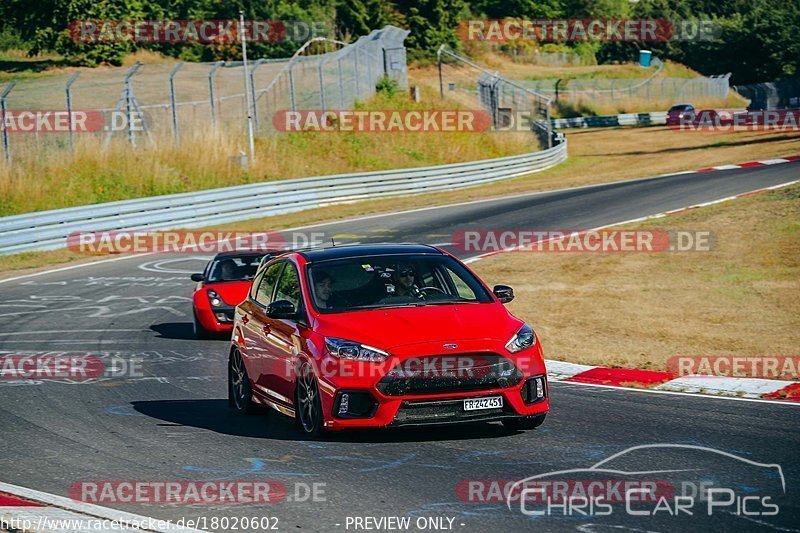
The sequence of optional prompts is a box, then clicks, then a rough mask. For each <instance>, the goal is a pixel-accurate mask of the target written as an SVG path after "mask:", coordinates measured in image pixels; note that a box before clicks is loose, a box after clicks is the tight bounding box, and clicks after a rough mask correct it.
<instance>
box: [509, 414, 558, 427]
mask: <svg viewBox="0 0 800 533" xmlns="http://www.w3.org/2000/svg"><path fill="white" fill-rule="evenodd" d="M546 417H547V413H544V414H541V415H534V416H526V417H520V418H507V419H505V420H503V421H502V422H503V425H504V426H505V427H507V428H508V429H513V430H515V431H525V430H526V429H534V428H538V427H539V426H541V425H542V424H543V423H544V419H545V418H546Z"/></svg>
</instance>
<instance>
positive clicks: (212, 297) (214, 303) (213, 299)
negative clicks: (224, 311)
mask: <svg viewBox="0 0 800 533" xmlns="http://www.w3.org/2000/svg"><path fill="white" fill-rule="evenodd" d="M208 301H209V302H210V303H211V307H219V306H221V305H222V303H223V302H222V298H220V297H219V294H217V293H216V292H214V291H212V290H211V289H208Z"/></svg>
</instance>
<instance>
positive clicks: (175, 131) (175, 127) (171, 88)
mask: <svg viewBox="0 0 800 533" xmlns="http://www.w3.org/2000/svg"><path fill="white" fill-rule="evenodd" d="M182 66H183V61H181V62H180V63H178V64H177V65H175V68H173V69H172V70H171V71H170V73H169V103H170V105H171V106H172V135H173V137H175V144H180V135H179V134H178V105H177V103H176V102H175V75H176V74H177V73H178V71H179V70H180V69H181V67H182Z"/></svg>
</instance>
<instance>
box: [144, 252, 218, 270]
mask: <svg viewBox="0 0 800 533" xmlns="http://www.w3.org/2000/svg"><path fill="white" fill-rule="evenodd" d="M211 259H213V256H195V257H181V258H178V259H159V260H158V261H148V262H146V263H142V264H140V265H137V268H139V269H140V270H145V271H147V272H166V273H168V274H194V273H195V272H198V271H200V270H202V268H199V267H197V268H194V269H193V270H187V269H181V268H168V267H165V266H164V265H169V264H172V263H180V262H188V261H202V262H203V266H205V263H208V261H209V260H211Z"/></svg>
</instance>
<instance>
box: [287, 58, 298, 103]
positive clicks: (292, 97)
mask: <svg viewBox="0 0 800 533" xmlns="http://www.w3.org/2000/svg"><path fill="white" fill-rule="evenodd" d="M289 100H290V102H291V104H292V111H297V100H295V95H294V59H292V60H291V61H289Z"/></svg>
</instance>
